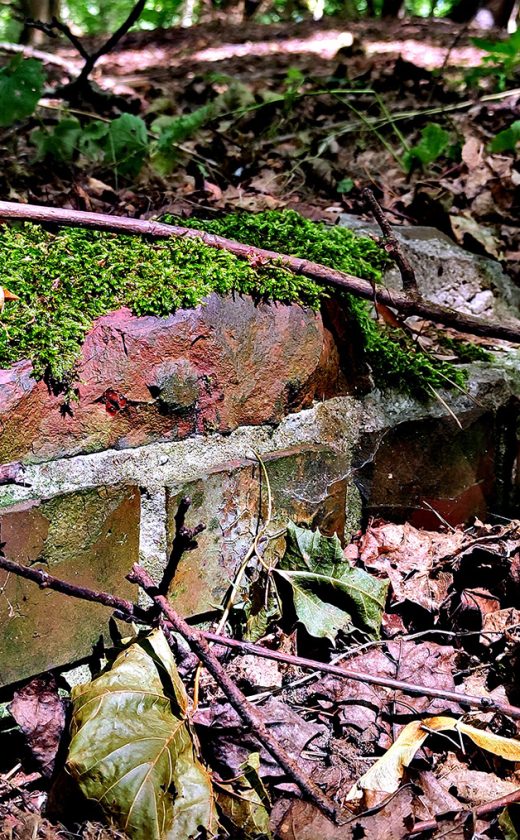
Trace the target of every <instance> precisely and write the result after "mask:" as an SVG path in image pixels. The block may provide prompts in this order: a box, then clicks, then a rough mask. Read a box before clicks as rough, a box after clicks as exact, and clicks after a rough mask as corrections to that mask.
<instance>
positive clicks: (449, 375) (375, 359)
mask: <svg viewBox="0 0 520 840" xmlns="http://www.w3.org/2000/svg"><path fill="white" fill-rule="evenodd" d="M185 224H186V223H185ZM188 224H189V223H188ZM191 225H192V226H193V227H198V228H201V227H202V228H203V229H204V230H207V231H210V232H211V233H216V234H220V235H221V236H226V237H228V238H230V239H236V240H238V241H239V242H247V243H249V244H250V245H256V246H257V247H261V248H267V249H270V250H273V251H279V252H281V253H286V254H287V253H288V254H291V255H293V256H296V257H302V258H305V259H308V260H312V261H314V262H317V263H322V264H323V265H328V266H331V267H332V268H335V269H339V270H340V271H345V272H347V273H349V274H354V275H356V276H358V277H363V278H365V279H367V280H372V281H375V282H378V281H379V280H381V276H382V272H383V270H384V268H385V267H387V266H388V265H390V264H391V260H390V258H389V257H388V255H387V254H386V252H385V251H383V250H382V249H381V248H379V247H378V246H377V245H376V244H375V242H374V241H373V240H372V239H369V238H367V237H362V236H355V235H354V234H353V233H352V231H350V230H348V229H347V228H344V227H339V226H336V227H331V226H330V225H327V224H325V223H323V222H321V223H316V222H311V221H309V220H308V219H305V218H304V217H303V216H300V215H299V214H298V213H295V212H293V211H290V210H286V211H284V212H282V213H280V212H279V211H270V212H266V213H258V214H256V215H255V214H251V213H237V214H232V215H229V216H225V217H224V218H221V219H215V220H211V221H201V220H200V219H195V220H192V221H191ZM334 294H335V295H336V297H338V298H339V297H342V298H344V299H345V300H346V301H347V302H348V306H349V308H350V311H351V313H352V315H353V316H354V317H355V318H356V320H357V321H358V324H359V326H360V328H361V331H362V334H363V338H364V345H365V352H366V355H367V360H368V362H369V364H370V366H371V367H372V370H373V372H374V377H375V380H376V382H377V383H378V385H380V386H382V387H394V388H397V389H399V390H401V391H408V392H411V393H413V394H415V395H416V396H418V397H420V398H424V397H431V388H432V387H433V388H443V387H444V388H445V387H449V386H450V384H451V383H454V384H456V385H458V386H459V387H463V386H464V384H465V381H466V375H465V372H464V371H462V370H460V369H457V368H456V367H454V365H451V364H447V363H445V362H441V361H439V360H438V359H435V358H434V357H432V356H429V355H427V354H425V353H423V352H422V351H420V350H418V349H417V347H416V345H415V344H414V343H413V341H412V340H411V339H410V338H409V337H408V336H407V335H405V333H404V332H400V331H399V330H389V329H388V328H387V327H386V326H385V325H384V324H381V323H380V322H378V321H376V320H374V318H373V317H372V311H373V310H372V306H371V304H369V303H367V302H365V301H364V300H361V299H360V298H357V297H355V296H353V295H348V294H344V293H341V292H338V291H337V289H335V290H334ZM468 346H471V345H468ZM464 360H465V359H464Z"/></svg>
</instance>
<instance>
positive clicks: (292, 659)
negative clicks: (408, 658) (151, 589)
mask: <svg viewBox="0 0 520 840" xmlns="http://www.w3.org/2000/svg"><path fill="white" fill-rule="evenodd" d="M0 569H4V571H6V572H11V573H12V574H14V575H18V577H23V578H26V579H27V580H30V581H32V582H33V583H36V584H37V585H38V586H40V587H41V588H42V589H53V590H55V591H56V592H61V593H62V594H63V595H69V596H71V597H73V598H79V599H80V600H82V601H90V602H91V603H97V604H103V606H105V607H108V608H109V609H112V610H115V613H116V617H117V618H121V619H122V620H124V621H130V622H132V621H133V622H136V623H138V624H145V625H150V624H151V623H153V622H154V621H155V620H156V617H157V611H156V609H155V608H152V610H146V609H144V608H143V607H140V606H138V605H137V604H133V603H132V602H131V601H127V600H126V599H124V598H119V597H118V596H117V595H111V594H109V593H108V592H97V591H94V590H93V589H88V588H87V587H85V586H77V585H76V584H73V583H69V582H68V581H64V580H61V579H60V578H56V577H54V576H53V575H50V574H49V573H48V572H46V571H44V570H43V569H36V568H34V567H33V566H21V565H20V564H19V563H15V562H14V561H13V560H8V559H7V557H4V556H3V555H2V554H1V553H0ZM428 632H431V631H428ZM442 632H445V631H442ZM479 632H480V631H479ZM201 633H202V636H203V637H204V638H205V639H206V641H208V642H214V643H216V644H219V645H225V646H226V647H230V648H235V649H236V650H240V651H241V652H242V653H249V654H253V655H254V656H261V657H262V658H264V659H274V660H276V661H277V662H284V663H287V664H288V665H296V666H298V667H300V668H308V669H311V670H312V671H314V672H320V671H321V672H323V673H325V674H334V676H337V677H341V678H342V679H345V680H355V681H357V682H364V683H367V685H381V686H383V687H386V688H391V689H394V690H396V689H397V690H398V691H402V692H404V693H405V694H410V695H416V696H420V697H438V698H439V699H441V700H450V701H453V702H455V703H459V705H460V706H462V707H463V708H465V707H472V708H477V709H483V710H484V711H487V712H489V711H496V712H501V713H502V714H504V715H507V716H509V717H511V718H516V719H520V707H519V706H511V705H510V704H509V703H503V702H501V701H500V700H495V699H494V698H491V697H478V696H476V695H473V694H462V693H461V692H458V691H449V690H448V689H442V688H433V687H432V686H427V685H421V684H419V683H410V682H406V681H404V680H394V679H392V678H391V677H385V676H380V675H379V674H370V673H367V672H366V671H354V670H351V669H350V668H342V667H341V668H340V667H339V666H338V665H328V664H327V663H326V662H319V661H318V660H315V659H306V658H305V657H302V656H292V655H290V654H287V653H281V652H280V651H277V650H270V649H269V648H264V647H261V646H260V645H255V644H253V643H252V642H240V641H237V640H236V639H230V638H228V637H226V636H219V635H217V634H215V633H209V632H207V631H201Z"/></svg>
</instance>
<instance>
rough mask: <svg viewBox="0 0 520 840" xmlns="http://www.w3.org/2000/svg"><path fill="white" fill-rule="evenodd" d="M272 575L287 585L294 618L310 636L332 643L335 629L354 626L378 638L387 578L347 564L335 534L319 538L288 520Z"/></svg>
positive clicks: (318, 534)
mask: <svg viewBox="0 0 520 840" xmlns="http://www.w3.org/2000/svg"><path fill="white" fill-rule="evenodd" d="M275 578H276V579H281V580H282V581H283V582H284V583H285V584H286V585H287V586H288V587H289V588H290V591H291V595H292V600H293V605H294V611H295V613H296V617H297V619H298V621H300V622H301V624H303V626H304V627H305V629H306V630H307V632H308V633H309V634H310V635H311V636H315V637H317V638H326V639H329V640H330V641H331V642H334V641H335V639H336V636H337V634H338V632H339V631H340V630H342V631H343V632H348V631H351V630H352V629H353V628H354V627H358V628H360V629H361V630H363V631H364V632H365V633H366V634H367V635H368V637H369V638H372V639H378V638H379V633H380V628H381V618H382V615H383V611H384V608H385V602H386V595H387V592H388V581H383V580H379V579H378V578H376V577H375V576H374V575H369V574H368V573H367V572H365V571H364V570H363V569H356V568H355V567H354V566H351V564H350V563H349V562H348V561H347V560H345V557H344V556H343V551H342V548H341V543H340V541H339V539H338V537H337V536H336V534H334V536H333V537H324V536H323V535H322V534H320V532H319V531H310V530H309V529H307V528H299V527H298V526H297V525H295V524H294V522H289V525H288V526H287V534H286V550H285V554H284V556H283V558H282V560H281V561H280V563H279V564H278V565H277V566H276V568H275Z"/></svg>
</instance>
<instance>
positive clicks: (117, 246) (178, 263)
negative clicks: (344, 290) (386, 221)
mask: <svg viewBox="0 0 520 840" xmlns="http://www.w3.org/2000/svg"><path fill="white" fill-rule="evenodd" d="M185 224H186V223H185ZM191 224H192V226H193V227H199V228H201V229H204V230H208V231H211V232H214V233H219V234H221V235H224V236H228V237H229V238H232V239H237V240H239V241H241V242H246V243H248V244H250V245H252V246H254V245H258V246H262V247H264V248H269V249H272V250H275V251H281V252H284V253H289V254H292V255H294V256H298V257H305V258H308V259H311V260H314V261H316V262H320V263H323V264H325V265H329V266H333V267H334V268H336V269H341V270H343V271H346V272H349V273H351V274H355V275H357V276H359V277H363V278H365V279H369V280H372V281H374V282H378V281H379V280H380V279H381V274H382V271H383V269H384V267H385V265H386V264H387V263H388V257H387V255H386V254H385V252H384V251H382V250H381V249H380V248H378V247H377V245H376V244H375V243H374V242H373V241H372V240H371V239H368V238H366V237H359V236H356V235H354V234H353V233H352V232H351V231H349V230H347V229H346V228H342V227H337V226H335V227H332V226H329V225H326V224H324V223H315V222H311V221H309V220H307V219H305V218H303V217H302V216H300V215H299V214H297V213H295V212H294V211H290V210H284V211H269V212H265V213H258V214H246V213H238V214H230V215H228V216H225V217H223V218H221V219H218V220H212V221H202V220H199V219H197V220H192V222H191ZM0 285H3V286H6V287H7V288H9V290H10V291H12V292H14V293H15V294H16V295H18V296H19V298H20V300H19V301H15V302H13V303H9V304H8V305H7V306H6V308H5V310H4V312H3V313H2V315H1V316H0V367H9V366H11V365H12V364H14V363H15V362H17V361H20V360H22V359H27V358H28V359H31V361H32V363H33V366H34V374H35V376H36V377H38V378H42V377H46V378H48V380H49V381H50V382H52V383H53V384H56V383H69V384H70V383H71V372H72V371H73V370H74V364H75V362H76V360H77V357H78V354H79V350H80V347H81V344H82V342H83V340H84V337H85V334H86V333H87V332H88V330H89V329H90V328H91V326H92V323H93V321H94V320H95V318H98V317H99V316H101V315H105V314H107V313H109V312H111V311H113V310H114V309H117V308H119V307H121V306H127V307H129V308H130V309H131V311H132V312H133V313H134V314H135V315H156V316H166V315H169V314H171V313H172V312H174V311H175V310H176V309H179V308H192V307H194V306H196V305H197V304H198V303H200V301H201V300H202V299H203V298H204V297H205V296H206V295H208V294H210V293H211V292H217V293H219V294H222V295H225V294H230V293H233V292H236V293H240V294H248V295H251V296H252V297H253V298H254V299H255V300H258V301H260V300H274V301H280V302H282V303H298V304H301V305H304V306H309V307H312V308H314V309H318V308H319V305H320V301H321V299H322V298H323V297H324V296H328V295H330V294H331V291H330V290H328V289H325V288H324V287H322V286H318V285H317V284H316V283H314V282H313V281H312V280H309V279H307V278H305V277H297V276H295V275H294V274H292V273H291V272H289V271H287V270H286V269H284V268H282V267H281V266H276V265H267V266H265V265H262V266H255V265H253V264H250V263H248V262H246V261H244V260H239V259H238V258H237V257H235V256H234V255H233V254H231V253H229V252H227V251H224V250H216V249H213V248H209V247H208V246H206V245H204V244H203V243H202V242H201V241H198V240H193V239H189V240H188V239H182V238H180V239H179V238H172V239H171V240H161V241H154V242H150V241H148V240H146V239H144V238H140V237H133V236H120V235H115V234H110V233H99V232H96V231H87V230H81V229H77V228H72V229H63V230H60V231H59V232H57V233H50V232H48V231H46V230H44V229H43V228H42V227H40V226H36V225H31V224H23V225H18V226H13V227H5V226H4V227H3V228H2V230H1V232H0ZM340 294H341V293H340ZM346 298H347V300H348V302H349V306H350V308H351V311H352V313H353V315H354V316H355V317H356V318H357V320H358V322H359V324H360V326H361V330H362V332H363V335H364V338H365V349H366V354H367V358H368V361H369V363H370V364H371V366H372V368H373V370H374V374H375V377H376V380H377V381H378V383H379V384H381V385H387V386H397V387H399V388H400V389H406V390H409V391H412V392H415V393H416V394H418V395H431V387H439V386H445V385H446V384H447V383H448V380H452V381H455V382H456V383H457V384H459V385H460V384H462V382H463V374H462V372H461V371H460V370H458V369H457V368H454V367H453V366H452V365H447V364H445V363H441V362H439V361H436V360H434V359H432V358H430V357H429V356H426V355H425V354H424V353H422V352H420V351H417V350H416V349H415V347H414V346H413V344H412V343H411V342H410V341H409V340H407V339H406V338H405V337H404V336H403V335H401V334H400V333H399V332H389V331H388V330H386V329H385V328H384V327H383V326H382V325H380V324H379V323H378V322H376V321H374V320H373V318H372V317H371V314H370V306H369V305H368V304H366V303H365V302H364V301H361V300H359V299H356V298H354V297H352V296H350V295H348V296H346Z"/></svg>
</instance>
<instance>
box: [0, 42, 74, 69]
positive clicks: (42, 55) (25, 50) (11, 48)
mask: <svg viewBox="0 0 520 840" xmlns="http://www.w3.org/2000/svg"><path fill="white" fill-rule="evenodd" d="M0 52H4V53H12V54H14V55H23V57H24V58H37V59H38V61H41V62H42V63H43V64H54V66H55V67H61V69H62V70H65V71H66V72H67V73H68V74H69V76H74V75H75V74H76V73H77V72H78V70H79V65H78V64H75V63H74V62H72V61H68V60H67V59H65V58H61V56H59V55H53V54H52V53H48V52H44V51H43V50H37V49H35V48H34V47H29V46H27V45H26V44H8V43H6V42H5V41H2V42H0Z"/></svg>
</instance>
